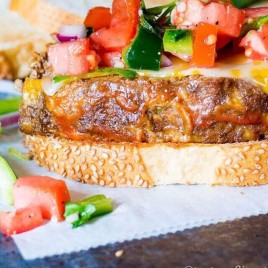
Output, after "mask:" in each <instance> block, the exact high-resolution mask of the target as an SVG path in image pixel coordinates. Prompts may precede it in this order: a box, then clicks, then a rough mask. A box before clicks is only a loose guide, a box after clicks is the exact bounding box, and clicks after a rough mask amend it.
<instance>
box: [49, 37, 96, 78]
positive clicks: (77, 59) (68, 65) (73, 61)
mask: <svg viewBox="0 0 268 268" xmlns="http://www.w3.org/2000/svg"><path fill="white" fill-rule="evenodd" d="M89 54H90V43H89V39H88V38H85V39H78V40H76V41H70V42H64V43H58V44H55V45H51V46H50V47H49V48H48V58H49V62H50V63H51V64H52V67H53V70H54V73H55V75H80V74H85V73H87V72H89V71H90V70H91V67H90V64H89V63H88V60H87V56H88V55H89Z"/></svg>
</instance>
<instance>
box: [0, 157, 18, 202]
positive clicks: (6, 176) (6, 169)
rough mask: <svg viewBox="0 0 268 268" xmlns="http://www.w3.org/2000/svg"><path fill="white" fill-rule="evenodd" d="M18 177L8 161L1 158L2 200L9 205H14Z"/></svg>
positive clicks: (0, 194)
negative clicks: (14, 192) (14, 187)
mask: <svg viewBox="0 0 268 268" xmlns="http://www.w3.org/2000/svg"><path fill="white" fill-rule="evenodd" d="M16 179H17V178H16V175H15V173H14V171H13V170H12V169H11V167H10V166H9V164H8V163H7V161H6V160H5V159H4V158H3V157H1V156H0V200H1V201H2V202H4V203H5V204H7V205H12V204H13V184H14V183H15V182H16Z"/></svg>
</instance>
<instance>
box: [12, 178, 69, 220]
mask: <svg viewBox="0 0 268 268" xmlns="http://www.w3.org/2000/svg"><path fill="white" fill-rule="evenodd" d="M13 191H14V192H13V194H14V205H15V207H16V208H22V207H27V206H29V205H36V206H40V207H41V211H42V216H43V218H45V219H51V218H52V219H56V220H58V221H62V220H64V217H63V214H64V211H65V202H68V201H70V194H69V191H68V189H67V186H66V183H65V182H64V181H61V180H56V179H53V178H50V177H43V176H30V177H21V178H19V179H18V180H17V181H16V183H15V185H14V188H13Z"/></svg>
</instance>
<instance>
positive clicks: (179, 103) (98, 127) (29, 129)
mask: <svg viewBox="0 0 268 268" xmlns="http://www.w3.org/2000/svg"><path fill="white" fill-rule="evenodd" d="M23 96H24V97H23V102H22V104H21V107H20V112H21V117H20V129H21V130H22V132H24V133H26V134H34V135H36V134H39V135H47V136H48V135H55V136H59V137H64V138H68V139H73V140H90V139H94V140H100V139H101V140H107V141H133V142H150V143H152V142H176V143H177V142H200V143H233V142H241V141H249V140H261V139H266V138H268V117H267V116H268V95H266V94H265V93H264V92H263V91H262V89H261V88H260V87H257V86H254V85H252V84H251V83H250V82H246V81H244V80H240V79H233V78H209V77H204V76H198V75H194V76H189V77H182V78H171V79H162V78H146V77H138V78H136V79H134V80H127V79H125V78H122V77H120V76H108V77H101V78H92V79H86V80H79V81H75V82H71V83H69V84H66V85H65V86H63V87H62V88H61V89H60V90H59V91H58V92H57V93H56V94H55V95H54V96H52V97H49V96H47V95H45V94H44V93H43V91H42V90H41V89H39V90H37V89H36V90H34V91H33V90H29V89H28V88H27V87H24V89H23Z"/></svg>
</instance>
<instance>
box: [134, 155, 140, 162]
mask: <svg viewBox="0 0 268 268" xmlns="http://www.w3.org/2000/svg"><path fill="white" fill-rule="evenodd" d="M134 160H135V161H136V163H139V162H140V161H141V158H140V156H139V155H138V154H137V155H135V156H134Z"/></svg>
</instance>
